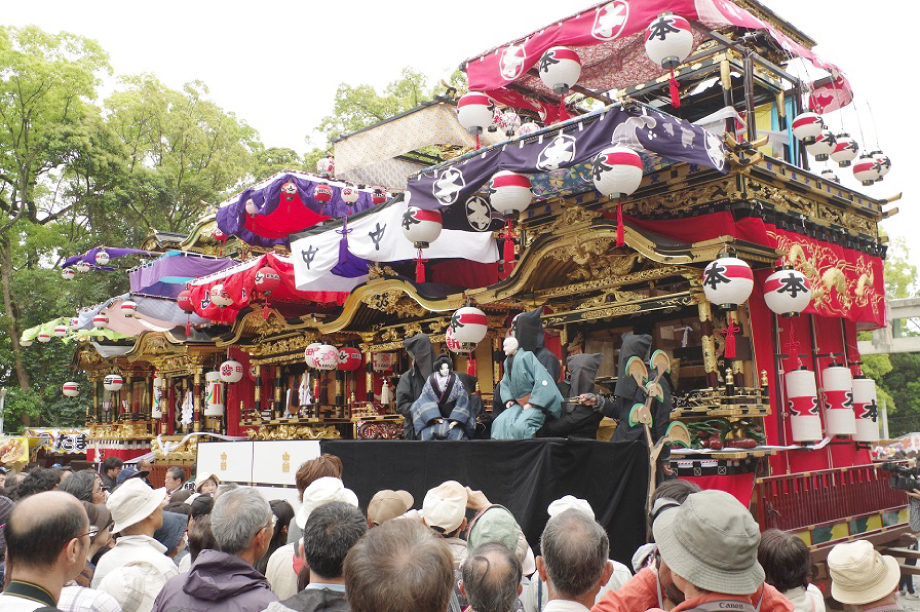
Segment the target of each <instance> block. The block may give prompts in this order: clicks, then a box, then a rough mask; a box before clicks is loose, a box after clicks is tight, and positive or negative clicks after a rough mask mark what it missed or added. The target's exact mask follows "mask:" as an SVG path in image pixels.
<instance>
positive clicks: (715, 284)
mask: <svg viewBox="0 0 920 612" xmlns="http://www.w3.org/2000/svg"><path fill="white" fill-rule="evenodd" d="M753 290H754V272H753V270H751V266H749V265H748V264H747V262H745V261H743V260H741V259H738V258H737V257H720V258H719V259H717V260H715V261H713V262H712V263H710V264H709V265H708V266H706V269H705V270H704V271H703V293H705V294H706V299H707V300H709V301H710V302H712V303H713V304H717V305H719V306H721V307H722V308H723V309H724V310H735V309H736V308H737V307H738V304H744V303H745V302H746V301H747V300H748V298H749V297H751V292H752V291H753Z"/></svg>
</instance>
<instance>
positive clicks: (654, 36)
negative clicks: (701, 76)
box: [645, 13, 693, 70]
mask: <svg viewBox="0 0 920 612" xmlns="http://www.w3.org/2000/svg"><path fill="white" fill-rule="evenodd" d="M691 51H693V31H692V30H691V29H690V23H689V22H687V20H686V19H684V18H683V17H678V16H677V15H674V14H672V13H661V14H660V15H658V17H656V18H655V19H653V20H652V23H650V24H649V26H648V29H647V30H646V31H645V53H646V54H647V55H648V57H649V59H650V60H652V61H653V62H655V64H657V65H658V66H661V67H662V68H664V69H665V70H674V69H675V68H677V67H678V66H680V64H681V63H682V62H683V61H684V60H685V59H687V57H688V56H689V55H690V52H691Z"/></svg>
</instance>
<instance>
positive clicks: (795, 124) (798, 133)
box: [792, 111, 824, 146]
mask: <svg viewBox="0 0 920 612" xmlns="http://www.w3.org/2000/svg"><path fill="white" fill-rule="evenodd" d="M823 130H824V119H822V118H821V116H820V115H818V114H816V113H813V112H811V111H805V112H804V113H799V114H798V116H796V118H795V119H793V120H792V135H793V136H795V137H796V138H798V139H799V140H801V141H802V144H803V145H805V146H808V145H810V144H811V143H813V142H814V141H815V137H817V136H818V134H820V133H821V132H822V131H823Z"/></svg>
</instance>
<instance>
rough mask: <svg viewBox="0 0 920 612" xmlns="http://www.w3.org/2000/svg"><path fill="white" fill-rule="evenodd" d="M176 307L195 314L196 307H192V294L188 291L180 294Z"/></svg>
mask: <svg viewBox="0 0 920 612" xmlns="http://www.w3.org/2000/svg"><path fill="white" fill-rule="evenodd" d="M176 305H177V306H178V307H179V308H181V309H182V310H183V311H184V312H194V311H195V307H194V306H192V292H191V291H189V290H188V289H186V290H185V291H181V292H179V295H178V296H177V297H176Z"/></svg>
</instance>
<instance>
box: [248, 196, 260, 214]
mask: <svg viewBox="0 0 920 612" xmlns="http://www.w3.org/2000/svg"><path fill="white" fill-rule="evenodd" d="M246 214H247V215H249V216H250V217H255V216H256V215H257V214H259V209H258V207H257V206H256V203H255V202H253V201H252V198H250V199H248V200H246Z"/></svg>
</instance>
